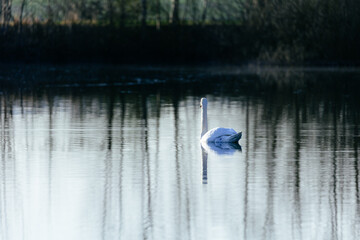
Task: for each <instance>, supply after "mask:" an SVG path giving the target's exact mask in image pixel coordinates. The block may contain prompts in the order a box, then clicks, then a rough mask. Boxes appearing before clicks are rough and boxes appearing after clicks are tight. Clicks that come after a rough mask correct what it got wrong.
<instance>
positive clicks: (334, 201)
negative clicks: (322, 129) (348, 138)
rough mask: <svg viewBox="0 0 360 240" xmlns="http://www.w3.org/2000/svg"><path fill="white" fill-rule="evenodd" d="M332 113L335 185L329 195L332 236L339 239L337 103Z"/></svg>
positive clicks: (333, 175)
mask: <svg viewBox="0 0 360 240" xmlns="http://www.w3.org/2000/svg"><path fill="white" fill-rule="evenodd" d="M332 113H333V114H332V115H333V130H334V133H333V134H334V135H333V150H332V152H333V157H332V167H333V172H332V177H333V185H332V192H331V193H330V194H329V197H330V198H332V200H331V199H330V203H331V205H330V206H331V236H332V237H333V238H335V239H337V237H338V208H337V207H338V206H337V204H338V203H337V202H338V199H337V190H338V189H337V188H338V186H337V181H338V179H337V174H338V173H337V171H338V169H337V168H338V163H337V139H338V133H337V105H336V104H334V105H333V110H332Z"/></svg>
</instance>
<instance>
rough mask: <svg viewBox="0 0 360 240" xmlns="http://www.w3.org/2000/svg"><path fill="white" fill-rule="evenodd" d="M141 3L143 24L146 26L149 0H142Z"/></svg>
mask: <svg viewBox="0 0 360 240" xmlns="http://www.w3.org/2000/svg"><path fill="white" fill-rule="evenodd" d="M141 5H142V14H141V26H142V27H146V18H147V1H146V0H141Z"/></svg>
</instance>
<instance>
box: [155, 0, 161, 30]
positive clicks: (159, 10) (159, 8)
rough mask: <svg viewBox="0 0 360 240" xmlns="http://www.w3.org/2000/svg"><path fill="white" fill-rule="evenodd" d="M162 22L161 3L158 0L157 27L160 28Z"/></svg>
mask: <svg viewBox="0 0 360 240" xmlns="http://www.w3.org/2000/svg"><path fill="white" fill-rule="evenodd" d="M160 24H161V4H160V0H156V29H157V30H160Z"/></svg>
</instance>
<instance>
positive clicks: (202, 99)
mask: <svg viewBox="0 0 360 240" xmlns="http://www.w3.org/2000/svg"><path fill="white" fill-rule="evenodd" d="M200 107H201V108H202V107H203V108H206V107H207V99H206V98H201V100H200Z"/></svg>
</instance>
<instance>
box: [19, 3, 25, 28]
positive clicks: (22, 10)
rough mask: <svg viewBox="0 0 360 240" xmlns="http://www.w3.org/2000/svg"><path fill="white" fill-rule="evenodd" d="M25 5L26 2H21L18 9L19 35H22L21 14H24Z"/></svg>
mask: <svg viewBox="0 0 360 240" xmlns="http://www.w3.org/2000/svg"><path fill="white" fill-rule="evenodd" d="M25 4H26V0H22V1H21V7H20V17H19V33H22V26H23V13H24V8H25Z"/></svg>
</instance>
